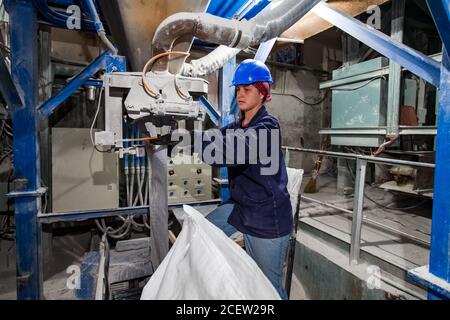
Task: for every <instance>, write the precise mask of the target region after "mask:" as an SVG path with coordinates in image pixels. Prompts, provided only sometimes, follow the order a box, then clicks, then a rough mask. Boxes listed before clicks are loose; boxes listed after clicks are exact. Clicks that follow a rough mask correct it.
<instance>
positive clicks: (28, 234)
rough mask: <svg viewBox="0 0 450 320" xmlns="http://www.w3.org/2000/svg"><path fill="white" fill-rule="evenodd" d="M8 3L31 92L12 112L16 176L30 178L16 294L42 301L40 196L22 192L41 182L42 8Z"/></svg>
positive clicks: (21, 87) (22, 203) (18, 72)
mask: <svg viewBox="0 0 450 320" xmlns="http://www.w3.org/2000/svg"><path fill="white" fill-rule="evenodd" d="M5 5H6V8H7V10H8V13H9V19H10V30H11V65H12V67H11V75H12V80H13V81H14V83H15V84H16V87H17V89H18V91H19V92H24V93H26V94H25V95H24V101H23V102H24V107H23V108H21V109H16V110H13V112H12V120H13V132H14V169H15V177H16V179H17V178H20V179H21V180H22V181H23V182H25V185H22V188H20V190H15V192H16V193H19V195H18V196H17V197H16V199H15V219H16V252H17V255H16V259H17V261H16V265H17V298H18V299H41V298H42V290H43V288H42V287H43V282H42V262H41V251H40V250H41V230H40V226H39V222H38V219H37V214H38V212H40V210H41V198H40V197H39V196H32V197H29V196H25V195H24V196H20V192H25V193H27V192H28V193H29V192H34V191H37V190H38V188H39V186H40V164H39V147H38V122H37V116H36V113H37V111H36V105H37V103H38V83H39V82H38V79H39V77H38V65H39V63H38V62H39V59H38V39H37V30H38V24H37V12H36V10H35V8H34V6H33V4H32V3H31V2H30V1H24V0H8V1H6V2H5ZM25 21H26V23H24V22H25Z"/></svg>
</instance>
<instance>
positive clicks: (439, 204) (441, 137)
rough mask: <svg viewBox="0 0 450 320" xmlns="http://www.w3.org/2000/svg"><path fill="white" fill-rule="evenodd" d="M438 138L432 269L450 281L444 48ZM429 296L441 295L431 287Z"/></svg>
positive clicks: (449, 98)
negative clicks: (436, 293) (435, 292)
mask: <svg viewBox="0 0 450 320" xmlns="http://www.w3.org/2000/svg"><path fill="white" fill-rule="evenodd" d="M439 96H440V101H439V116H438V127H437V141H436V143H437V144H436V169H435V178H434V181H435V182H434V201H433V220H432V225H431V248H430V269H429V270H430V273H431V274H433V275H435V276H437V277H439V278H441V279H443V280H446V281H447V283H448V282H450V251H449V246H450V200H449V192H450V185H449V181H450V58H449V55H448V51H447V50H446V49H445V47H444V50H443V56H442V67H441V85H440V91H439ZM428 298H429V299H435V298H440V297H439V296H437V295H435V294H434V293H433V292H432V291H429V296H428Z"/></svg>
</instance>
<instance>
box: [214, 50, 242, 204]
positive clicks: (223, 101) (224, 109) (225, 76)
mask: <svg viewBox="0 0 450 320" xmlns="http://www.w3.org/2000/svg"><path fill="white" fill-rule="evenodd" d="M235 69H236V57H233V58H231V59H230V60H229V61H228V62H227V63H225V64H224V66H223V67H222V69H220V72H219V108H220V112H221V115H222V117H221V119H220V126H221V127H223V126H226V125H227V124H229V123H231V122H234V121H235V120H236V119H237V115H238V112H239V109H238V107H237V103H236V97H235V94H234V90H235V89H234V87H231V82H232V80H233V75H234V70H235ZM220 180H221V182H220V198H221V199H222V203H223V202H225V201H227V200H228V199H229V198H230V190H229V185H228V182H225V181H228V171H227V168H220Z"/></svg>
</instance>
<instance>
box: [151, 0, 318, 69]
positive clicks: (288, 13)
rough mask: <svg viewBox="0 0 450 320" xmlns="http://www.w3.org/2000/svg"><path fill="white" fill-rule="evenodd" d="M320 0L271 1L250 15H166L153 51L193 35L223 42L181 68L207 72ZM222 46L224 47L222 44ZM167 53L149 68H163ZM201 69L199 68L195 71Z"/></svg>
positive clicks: (280, 29) (272, 34)
mask: <svg viewBox="0 0 450 320" xmlns="http://www.w3.org/2000/svg"><path fill="white" fill-rule="evenodd" d="M320 1H321V0H279V1H272V2H271V4H270V5H268V6H267V7H266V8H265V9H264V10H262V11H261V12H260V13H259V14H258V15H257V16H255V17H254V18H253V19H251V20H249V21H246V20H242V21H238V20H228V19H225V18H220V17H217V16H213V15H211V14H207V13H186V12H182V13H176V14H174V15H172V16H170V17H168V18H166V19H165V20H164V21H163V22H162V23H161V24H160V25H159V27H158V29H157V30H156V32H155V36H154V38H153V44H152V47H153V55H157V54H160V53H163V52H168V51H171V49H172V46H173V44H174V42H175V40H176V39H178V38H180V37H182V36H185V35H193V36H195V37H197V38H199V39H200V40H203V41H206V42H211V43H216V44H221V45H223V46H221V47H219V48H218V49H216V50H214V51H213V52H211V54H210V55H211V56H210V55H208V57H206V58H202V59H203V60H202V59H199V61H200V62H197V63H194V64H193V65H192V66H196V67H195V68H196V69H195V70H194V69H193V68H191V69H190V70H189V68H183V73H184V74H189V75H196V76H198V75H202V74H208V73H211V72H213V71H214V70H217V69H218V68H220V67H221V66H222V65H223V64H224V63H225V62H226V61H227V60H228V59H230V58H231V57H233V56H235V55H237V54H238V53H239V52H240V51H241V50H243V49H246V48H248V47H251V46H255V45H257V44H259V43H261V42H264V41H267V40H270V39H272V38H275V37H278V36H279V35H280V34H281V33H282V32H283V31H285V30H287V29H289V28H290V27H291V26H292V25H293V24H295V23H296V22H297V21H298V20H300V19H301V18H302V17H303V16H304V15H305V14H306V13H308V12H309V11H310V10H311V9H312V8H313V7H314V6H315V5H316V4H317V3H319V2H320ZM224 46H225V47H224ZM167 70H168V57H163V58H161V59H159V60H158V61H157V62H156V63H155V65H154V67H153V71H159V72H167ZM199 70H201V71H199Z"/></svg>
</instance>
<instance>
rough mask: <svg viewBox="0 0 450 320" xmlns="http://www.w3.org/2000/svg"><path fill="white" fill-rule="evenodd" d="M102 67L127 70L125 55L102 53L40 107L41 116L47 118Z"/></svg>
mask: <svg viewBox="0 0 450 320" xmlns="http://www.w3.org/2000/svg"><path fill="white" fill-rule="evenodd" d="M101 69H105V70H106V72H113V71H118V72H124V71H125V70H126V64H125V57H122V56H112V55H111V52H110V51H109V50H107V51H105V52H104V53H102V54H101V55H100V56H98V57H97V58H96V59H95V60H94V61H93V62H91V64H89V65H88V66H87V67H86V68H84V69H83V70H82V71H81V72H80V73H78V74H77V75H76V76H75V77H74V78H73V79H72V80H71V81H70V82H69V83H68V84H67V85H66V86H65V87H64V88H63V89H62V90H61V91H59V92H58V93H57V94H56V95H55V96H53V97H51V98H50V99H49V100H47V101H46V102H44V103H43V104H42V105H41V106H40V107H39V108H38V109H39V115H40V116H41V118H43V119H45V118H47V117H49V116H50V115H51V114H52V113H53V112H54V111H55V110H56V109H57V108H58V107H59V106H60V105H61V104H62V103H63V102H64V101H65V100H66V99H67V98H69V97H70V96H71V95H72V94H73V93H74V92H75V91H76V90H77V89H78V88H79V87H80V86H82V85H84V84H86V82H87V81H88V80H89V78H90V77H92V76H93V75H94V74H95V73H97V72H98V71H99V70H101Z"/></svg>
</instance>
